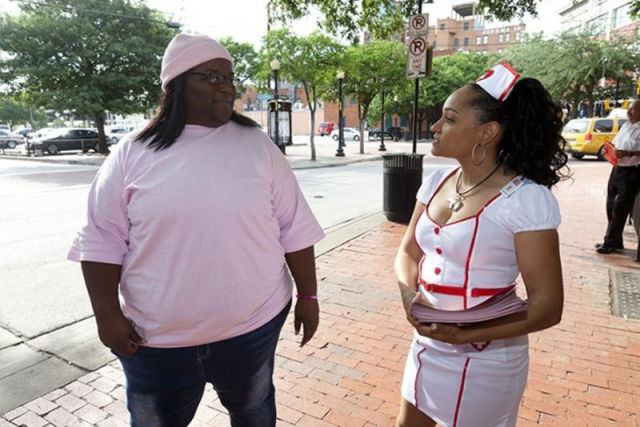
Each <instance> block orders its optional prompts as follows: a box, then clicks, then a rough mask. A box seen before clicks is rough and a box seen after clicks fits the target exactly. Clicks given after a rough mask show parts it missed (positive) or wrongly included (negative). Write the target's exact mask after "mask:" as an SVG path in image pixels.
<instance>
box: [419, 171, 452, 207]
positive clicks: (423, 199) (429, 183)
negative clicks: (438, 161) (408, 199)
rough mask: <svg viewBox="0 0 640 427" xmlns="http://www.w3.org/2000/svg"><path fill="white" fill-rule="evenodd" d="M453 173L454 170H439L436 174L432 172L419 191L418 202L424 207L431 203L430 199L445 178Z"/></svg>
mask: <svg viewBox="0 0 640 427" xmlns="http://www.w3.org/2000/svg"><path fill="white" fill-rule="evenodd" d="M451 172H453V169H451V168H446V169H438V170H436V171H434V172H431V173H430V174H429V175H428V176H427V178H426V179H425V180H424V182H423V183H422V185H421V186H420V188H419V189H418V193H417V194H416V200H418V202H420V203H422V204H424V205H426V204H427V203H429V199H430V198H431V195H432V194H433V192H434V191H435V189H436V187H437V186H438V184H439V183H440V182H442V180H443V179H444V177H445V176H448V175H449V174H450V173H451Z"/></svg>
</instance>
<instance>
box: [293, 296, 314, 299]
mask: <svg viewBox="0 0 640 427" xmlns="http://www.w3.org/2000/svg"><path fill="white" fill-rule="evenodd" d="M296 298H298V299H318V296H317V295H296Z"/></svg>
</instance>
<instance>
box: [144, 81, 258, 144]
mask: <svg viewBox="0 0 640 427" xmlns="http://www.w3.org/2000/svg"><path fill="white" fill-rule="evenodd" d="M184 80H185V79H184V74H181V75H179V76H178V77H176V78H175V79H173V80H171V81H170V82H169V83H168V84H167V88H166V91H165V92H164V94H163V96H162V100H161V101H160V106H159V107H158V113H157V114H156V116H155V117H154V118H153V119H151V121H150V122H149V124H147V126H145V128H144V129H142V130H141V131H140V132H139V133H138V135H136V138H135V139H134V142H137V141H149V142H148V144H147V147H149V148H153V147H155V150H156V151H160V150H164V149H165V148H169V147H171V145H173V143H174V142H176V139H178V137H179V136H180V134H181V133H182V131H183V130H184V127H185V125H186V113H185V107H186V105H185V100H184V98H185V96H184ZM230 120H232V121H234V122H236V123H238V124H239V125H240V126H245V127H256V128H259V127H261V126H260V125H259V124H258V123H257V122H255V121H254V120H252V119H250V118H249V117H247V116H243V115H242V114H240V113H236V112H235V111H233V112H232V113H231V119H230Z"/></svg>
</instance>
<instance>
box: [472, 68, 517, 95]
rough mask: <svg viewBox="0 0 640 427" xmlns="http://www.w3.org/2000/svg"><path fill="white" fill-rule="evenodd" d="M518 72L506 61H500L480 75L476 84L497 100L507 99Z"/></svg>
mask: <svg viewBox="0 0 640 427" xmlns="http://www.w3.org/2000/svg"><path fill="white" fill-rule="evenodd" d="M519 77H520V74H518V72H517V71H516V70H514V69H513V67H512V66H511V65H509V64H508V63H507V62H505V61H502V62H500V63H499V64H498V65H496V66H495V67H493V68H492V69H490V70H488V71H487V72H486V73H484V74H483V75H482V77H480V78H479V79H478V80H476V84H477V85H478V86H480V87H481V88H482V89H484V90H485V92H487V93H488V94H489V95H491V96H492V97H493V98H495V99H497V100H498V101H504V100H505V99H507V97H508V96H509V94H510V93H511V90H512V89H513V86H515V84H516V82H517V81H518V78H519Z"/></svg>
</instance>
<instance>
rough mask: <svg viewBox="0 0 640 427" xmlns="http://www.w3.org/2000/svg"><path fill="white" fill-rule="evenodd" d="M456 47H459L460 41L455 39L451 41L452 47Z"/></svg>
mask: <svg viewBox="0 0 640 427" xmlns="http://www.w3.org/2000/svg"><path fill="white" fill-rule="evenodd" d="M458 46H460V40H458V39H455V40H454V41H453V47H458Z"/></svg>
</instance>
